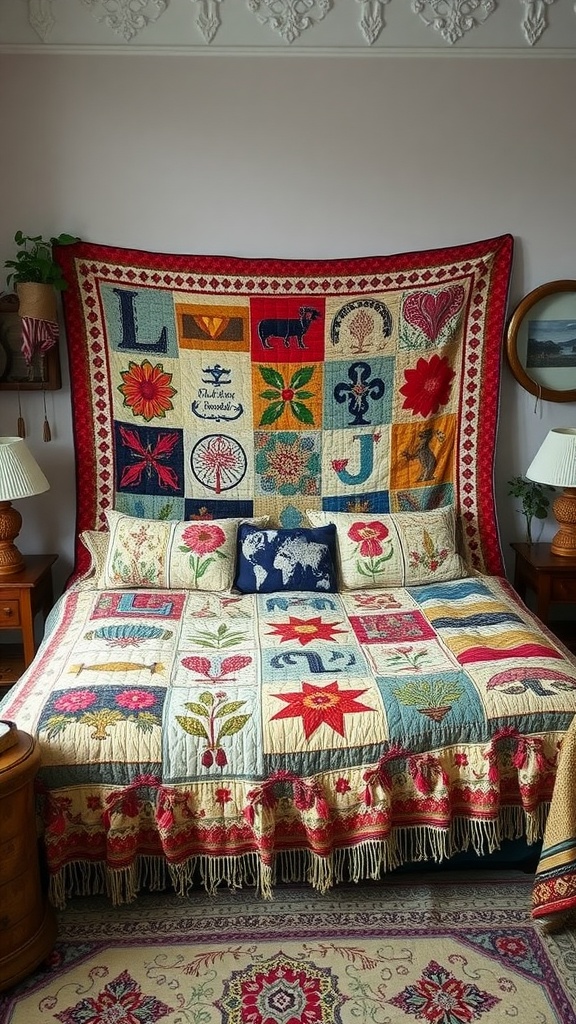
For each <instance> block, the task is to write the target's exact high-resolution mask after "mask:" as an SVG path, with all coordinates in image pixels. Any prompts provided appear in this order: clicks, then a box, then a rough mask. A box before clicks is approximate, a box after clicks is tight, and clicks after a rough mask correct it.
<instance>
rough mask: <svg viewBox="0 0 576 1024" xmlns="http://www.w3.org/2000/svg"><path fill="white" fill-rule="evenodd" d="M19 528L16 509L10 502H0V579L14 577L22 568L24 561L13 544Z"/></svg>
mask: <svg viewBox="0 0 576 1024" xmlns="http://www.w3.org/2000/svg"><path fill="white" fill-rule="evenodd" d="M21 526H22V516H21V515H20V513H19V512H18V509H15V508H13V506H12V502H10V501H0V578H4V577H5V576H14V575H15V574H16V573H17V572H20V571H21V570H22V569H23V568H24V559H23V558H22V555H21V554H20V552H19V551H18V548H17V547H16V545H15V543H14V538H15V537H17V536H18V534H19V533H20V527H21Z"/></svg>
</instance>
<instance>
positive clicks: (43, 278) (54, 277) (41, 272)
mask: <svg viewBox="0 0 576 1024" xmlns="http://www.w3.org/2000/svg"><path fill="white" fill-rule="evenodd" d="M14 241H15V242H16V245H17V246H18V248H19V251H18V253H17V255H16V258H15V259H13V260H6V263H5V264H4V265H5V267H6V269H7V270H9V271H10V273H9V274H8V276H7V278H6V283H7V284H8V285H11V284H14V285H15V287H16V291H18V289H19V286H20V285H21V284H29V283H31V282H33V283H34V284H47V285H50V286H51V287H52V288H54V289H56V291H64V289H65V288H67V287H68V285H67V283H66V281H65V280H64V278H63V276H62V271H61V270H60V267H59V266H58V264H57V263H56V262H55V261H54V258H53V256H52V246H53V245H71V243H72V242H78V241H79V239H78V238H76V237H75V236H74V235H66V234H62V235H58V236H57V237H54V238H50V239H49V240H48V241H47V240H46V239H44V238H42V235H24V234H23V233H22V231H17V232H16V234H15V235H14Z"/></svg>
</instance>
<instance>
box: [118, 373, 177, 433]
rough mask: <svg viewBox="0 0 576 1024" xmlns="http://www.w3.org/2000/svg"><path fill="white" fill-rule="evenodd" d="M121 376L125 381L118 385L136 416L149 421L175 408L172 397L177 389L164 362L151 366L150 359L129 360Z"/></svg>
mask: <svg viewBox="0 0 576 1024" xmlns="http://www.w3.org/2000/svg"><path fill="white" fill-rule="evenodd" d="M120 376H121V377H122V380H123V381H124V383H123V384H119V385H118V391H119V392H120V393H121V394H122V395H124V405H127V406H128V407H129V408H130V409H131V410H132V412H133V413H134V415H135V416H142V418H143V419H145V420H146V421H149V420H153V419H157V418H163V417H164V416H165V415H166V412H167V411H169V410H170V409H173V408H174V406H173V404H172V402H171V399H172V397H173V395H175V394H176V389H175V388H173V387H172V385H171V380H172V374H171V373H166V372H165V371H164V367H163V366H162V363H156V366H152V363H151V362H150V360H149V359H145V360H144V361H143V362H142V363H141V364H138V363H134V362H132V361H130V362H129V363H128V369H127V370H122V371H121V373H120Z"/></svg>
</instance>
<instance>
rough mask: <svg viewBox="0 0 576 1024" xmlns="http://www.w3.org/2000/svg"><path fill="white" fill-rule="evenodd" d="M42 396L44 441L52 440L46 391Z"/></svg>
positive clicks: (43, 391)
mask: <svg viewBox="0 0 576 1024" xmlns="http://www.w3.org/2000/svg"><path fill="white" fill-rule="evenodd" d="M42 396H43V398H44V429H43V431H42V437H43V439H44V441H51V440H52V433H51V431H50V424H49V423H48V414H47V412H46V391H45V390H44V389H42Z"/></svg>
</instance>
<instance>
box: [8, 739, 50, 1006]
mask: <svg viewBox="0 0 576 1024" xmlns="http://www.w3.org/2000/svg"><path fill="white" fill-rule="evenodd" d="M39 765H40V750H39V747H38V745H37V744H36V743H35V741H34V739H33V738H32V736H29V735H28V734H27V733H25V732H22V731H21V730H19V731H18V742H17V744H16V745H15V746H13V747H10V749H9V750H5V751H4V752H3V753H1V754H0V991H2V990H3V989H6V988H9V987H11V986H12V985H15V984H16V983H17V982H18V981H20V980H21V979H22V978H25V977H26V975H27V974H30V972H31V971H33V970H34V968H35V967H37V966H38V964H40V963H41V962H42V960H44V959H45V958H46V957H47V956H48V954H49V952H50V950H51V949H52V947H53V946H54V942H55V941H56V919H55V916H54V913H53V911H52V909H51V907H50V905H49V904H48V901H47V899H46V896H45V894H44V893H43V891H42V885H41V880H40V864H39V858H38V843H37V839H36V816H35V807H34V778H35V776H36V773H37V771H38V768H39Z"/></svg>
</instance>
